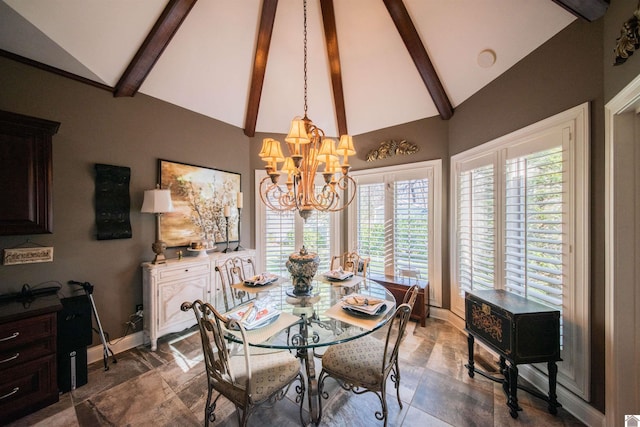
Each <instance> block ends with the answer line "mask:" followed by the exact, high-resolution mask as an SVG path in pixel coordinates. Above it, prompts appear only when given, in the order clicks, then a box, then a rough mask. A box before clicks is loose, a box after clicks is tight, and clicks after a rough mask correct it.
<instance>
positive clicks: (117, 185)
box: [95, 163, 131, 240]
mask: <svg viewBox="0 0 640 427" xmlns="http://www.w3.org/2000/svg"><path fill="white" fill-rule="evenodd" d="M130 180H131V168H128V167H123V166H111V165H102V164H99V163H96V195H95V203H96V227H97V231H98V233H97V238H98V240H111V239H130V238H131V222H130V221H129V211H130V207H131V201H130V199H129V181H130Z"/></svg>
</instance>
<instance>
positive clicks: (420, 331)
mask: <svg viewBox="0 0 640 427" xmlns="http://www.w3.org/2000/svg"><path fill="white" fill-rule="evenodd" d="M400 354H401V365H400V369H401V373H402V382H401V390H400V396H401V398H402V401H403V409H400V408H399V406H398V403H397V400H396V398H395V391H394V390H393V388H391V387H389V388H388V391H389V390H390V393H391V394H389V396H388V399H387V401H388V403H389V426H403V427H414V426H420V427H425V426H464V427H467V426H519V427H529V426H581V425H583V424H582V423H580V422H579V421H578V420H577V419H576V418H575V417H573V416H572V415H571V414H569V413H568V412H567V411H565V410H564V409H562V408H560V409H559V412H558V415H557V416H552V415H550V414H549V413H548V412H547V411H546V403H545V402H543V401H542V400H540V399H536V398H534V397H532V396H530V395H528V394H527V393H525V392H522V391H521V392H519V393H518V398H519V403H520V406H522V408H523V411H521V412H519V417H518V419H517V420H514V419H512V418H511V417H510V416H509V410H508V408H507V406H506V404H505V397H504V394H503V392H502V387H501V385H500V384H498V383H495V382H492V381H490V380H488V379H485V378H483V377H481V376H479V375H476V376H475V378H473V379H472V378H469V376H468V375H467V372H466V369H465V368H464V363H465V362H466V358H467V341H466V335H464V334H463V333H462V332H461V331H459V330H458V329H456V328H454V327H452V326H451V325H449V324H448V323H447V322H443V321H440V320H437V319H432V318H430V319H427V325H426V327H421V326H419V325H418V324H416V323H415V322H411V323H410V324H409V326H408V328H407V336H406V338H405V340H404V342H403V344H402V348H401V352H400ZM117 358H118V363H117V364H112V365H110V366H111V367H110V369H109V370H108V371H104V370H103V366H102V361H100V362H97V363H94V364H92V365H90V366H89V382H88V383H87V384H86V385H83V386H82V387H78V388H77V389H76V390H74V391H72V392H68V393H64V394H62V395H61V396H60V402H58V403H56V404H54V405H51V406H49V407H47V408H45V409H42V410H41V411H39V412H36V413H34V414H31V415H28V416H26V417H24V418H21V419H19V420H17V421H15V422H14V423H12V424H10V426H43V427H44V426H47V427H49V426H64V427H70V426H91V427H94V426H154V427H160V426H199V425H200V426H201V425H203V419H204V402H205V398H206V378H205V374H204V366H203V364H202V350H201V348H200V339H199V336H198V334H197V332H196V331H194V330H188V331H184V332H183V333H180V334H171V335H168V336H165V337H163V338H162V339H161V341H160V342H159V343H158V350H157V351H156V352H151V351H150V350H149V348H148V347H138V348H134V349H131V350H129V351H127V352H124V353H121V354H118V355H117ZM319 364H320V362H319V361H318V374H319V371H320V367H319ZM476 366H477V367H480V368H481V369H484V370H487V371H495V370H496V361H495V360H493V358H492V356H491V355H490V354H489V353H487V352H485V351H483V350H481V349H478V350H477V352H476ZM327 384H330V386H329V387H328V388H329V390H328V391H329V399H328V400H327V401H324V402H323V407H324V410H323V417H322V420H321V424H320V425H326V426H356V427H357V426H376V425H380V426H382V422H380V421H377V420H376V419H375V417H374V412H375V410H376V409H378V408H379V402H378V400H377V397H375V396H374V395H373V394H364V395H354V394H352V393H349V392H346V391H344V390H342V389H340V388H338V387H337V386H336V385H335V383H334V382H333V380H331V379H328V380H327ZM289 394H292V393H291V391H290V393H289ZM560 403H562V402H560ZM216 415H217V419H216V422H215V423H213V425H214V426H236V425H238V422H237V418H236V415H235V409H234V407H233V406H232V405H231V404H230V403H229V401H227V400H225V399H224V398H221V399H220V400H219V401H218V408H217V410H216ZM0 424H1V423H0ZM249 425H251V426H261V427H266V426H278V427H286V426H298V425H300V419H299V412H298V406H297V405H296V404H295V403H294V401H293V400H291V399H289V398H288V397H287V398H285V399H284V400H282V401H280V402H278V403H276V405H275V407H271V408H268V407H261V408H260V409H258V411H257V412H255V413H254V414H253V416H252V417H251V418H250V420H249Z"/></svg>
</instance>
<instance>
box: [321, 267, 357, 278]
mask: <svg viewBox="0 0 640 427" xmlns="http://www.w3.org/2000/svg"><path fill="white" fill-rule="evenodd" d="M324 276H325V277H327V278H330V279H338V280H344V279H348V278H350V277H352V276H353V272H351V271H344V270H343V269H342V267H340V268H338V269H337V270H330V271H327V272H326V273H324Z"/></svg>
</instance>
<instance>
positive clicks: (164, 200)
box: [140, 186, 173, 264]
mask: <svg viewBox="0 0 640 427" xmlns="http://www.w3.org/2000/svg"><path fill="white" fill-rule="evenodd" d="M140 211H141V212H144V213H154V214H156V217H157V219H156V225H157V228H156V241H155V243H154V244H153V245H151V249H153V252H154V253H155V254H156V257H155V258H154V259H153V264H162V263H164V262H166V260H167V259H166V258H165V256H164V251H165V249H167V244H166V243H165V242H163V241H162V238H161V236H160V215H162V214H163V213H166V212H172V211H173V203H172V202H171V191H170V190H161V189H160V186H157V187H156V189H155V190H145V192H144V200H143V202H142V209H141V210H140Z"/></svg>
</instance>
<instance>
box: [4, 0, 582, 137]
mask: <svg viewBox="0 0 640 427" xmlns="http://www.w3.org/2000/svg"><path fill="white" fill-rule="evenodd" d="M166 3H167V1H166V0H109V1H105V0H55V1H54V0H2V1H0V49H3V50H6V51H9V52H11V53H15V54H18V55H21V56H24V57H26V58H29V59H32V60H35V61H39V62H42V63H44V64H47V65H50V66H53V67H56V68H59V69H62V70H65V71H68V72H71V73H73V74H77V75H80V76H82V77H86V78H88V79H91V80H95V81H97V82H100V83H104V84H106V85H108V86H111V87H113V86H115V85H116V83H117V82H118V80H119V78H120V76H121V75H122V74H123V72H124V71H125V69H126V67H127V65H128V64H129V62H130V61H131V59H132V58H133V57H134V55H135V53H136V52H137V50H138V48H139V47H140V45H141V44H142V42H143V41H144V39H145V37H146V35H147V33H148V32H149V31H150V30H151V28H152V26H153V24H154V23H155V21H156V20H157V19H158V17H159V16H160V14H161V13H162V11H163V9H164V7H165V5H166ZM404 4H405V6H406V8H407V10H408V12H409V14H410V16H411V19H412V20H413V23H414V25H415V27H416V29H417V31H418V34H419V35H420V38H421V39H422V42H423V44H424V46H425V48H426V50H427V52H428V54H429V56H430V58H431V61H432V62H433V65H434V67H435V69H436V71H437V73H438V76H439V78H440V80H441V81H442V84H443V86H444V89H445V92H446V94H447V96H448V97H449V99H450V100H451V103H452V105H453V107H454V110H455V107H456V106H458V105H460V104H461V103H462V102H464V100H466V99H467V98H469V97H470V96H471V95H473V94H474V93H475V92H477V91H478V90H480V89H481V88H482V87H484V86H485V85H486V84H488V83H489V82H491V81H492V80H493V79H495V78H496V77H498V76H499V75H500V74H502V73H503V72H505V71H506V70H507V69H509V68H510V67H511V66H513V65H514V64H515V63H516V62H518V61H519V60H520V59H522V58H523V57H525V56H526V55H528V54H529V53H530V52H531V51H533V50H534V49H536V48H537V47H538V46H540V45H541V44H542V43H544V42H545V41H546V40H548V39H549V38H551V37H553V36H554V35H555V34H557V33H558V32H559V31H560V30H562V29H563V28H564V27H566V26H567V25H568V24H570V23H571V22H572V21H573V20H574V19H576V18H575V17H574V16H573V15H571V14H570V13H568V12H567V11H565V10H564V9H562V8H561V7H560V6H558V5H556V4H555V3H553V2H552V1H551V0H404ZM261 7H262V1H261V0H200V1H198V2H197V3H196V4H195V6H194V7H193V9H192V10H191V12H190V13H189V15H188V16H187V18H186V20H185V21H184V23H183V24H182V26H181V27H180V29H179V30H178V32H177V34H176V35H175V36H174V38H173V39H172V41H171V43H170V44H169V46H168V47H167V49H166V50H165V51H164V53H163V54H162V56H161V57H160V59H159V60H158V62H157V63H156V64H155V66H154V68H153V69H152V71H151V73H150V74H149V75H148V77H147V79H146V80H145V81H144V83H143V84H142V87H141V88H140V92H142V93H144V94H147V95H150V96H152V97H155V98H158V99H161V100H163V101H166V102H170V103H172V104H176V105H179V106H181V107H184V108H186V109H189V110H192V111H195V112H198V113H200V114H203V115H206V116H209V117H213V118H215V119H218V120H221V121H223V122H226V123H229V124H232V125H234V126H237V127H239V128H243V127H244V121H245V114H246V107H247V101H248V97H249V85H250V82H251V71H252V66H253V55H254V50H255V44H256V39H257V30H258V25H259V19H260V11H261ZM334 8H335V19H336V26H337V34H338V43H339V50H340V60H341V65H342V79H343V87H344V100H345V109H346V117H347V125H348V131H349V133H350V134H353V135H358V134H362V133H365V132H369V131H373V130H377V129H381V128H385V127H388V126H393V125H397V124H401V123H406V122H410V121H413V120H418V119H422V118H426V117H432V116H437V115H438V111H437V110H436V108H435V106H434V104H433V101H432V100H431V97H430V96H429V93H428V91H427V89H426V87H425V85H424V83H423V82H422V80H421V78H420V75H419V73H418V71H417V70H416V67H415V65H414V64H413V61H412V59H411V57H410V55H409V53H408V52H407V49H406V48H405V45H404V43H403V41H402V39H401V38H400V36H399V34H398V31H397V30H396V27H395V25H394V24H393V21H392V20H391V17H390V16H389V13H388V12H387V9H386V7H385V6H384V4H383V2H382V1H381V0H334ZM302 16H303V11H302V1H301V0H280V1H279V2H278V8H277V12H276V17H275V23H274V30H273V36H272V40H271V48H270V51H269V58H268V63H267V68H266V74H265V80H264V87H263V91H262V96H261V101H260V109H259V112H258V119H257V123H256V131H257V132H276V133H286V132H287V131H288V128H289V123H290V121H291V119H292V118H293V117H294V116H300V115H302V114H303V66H302V61H303V46H302V21H303V17H302ZM485 49H491V50H493V51H494V52H495V53H496V58H497V59H496V62H495V64H494V65H493V66H491V67H489V68H482V67H480V66H479V65H478V54H479V53H480V52H481V51H483V50H485ZM308 52H309V53H308V55H309V59H308V63H309V69H308V104H309V111H308V113H309V117H310V118H311V119H312V120H313V121H314V122H315V123H316V124H317V125H318V126H320V127H322V128H323V129H324V130H325V132H326V134H327V135H334V136H335V135H337V130H336V127H337V125H336V118H335V117H336V115H335V111H334V108H333V95H332V89H331V80H330V74H329V66H328V63H327V54H326V49H325V47H324V32H323V28H322V20H321V13H320V6H319V3H318V1H317V0H309V4H308ZM454 114H455V113H454Z"/></svg>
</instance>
